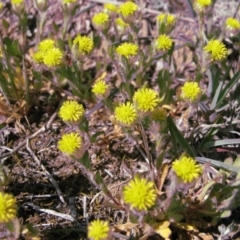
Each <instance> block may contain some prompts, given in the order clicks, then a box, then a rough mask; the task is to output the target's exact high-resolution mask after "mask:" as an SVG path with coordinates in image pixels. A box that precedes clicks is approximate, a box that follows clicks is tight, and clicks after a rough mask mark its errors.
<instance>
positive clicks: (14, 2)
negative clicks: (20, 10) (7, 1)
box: [11, 0, 23, 4]
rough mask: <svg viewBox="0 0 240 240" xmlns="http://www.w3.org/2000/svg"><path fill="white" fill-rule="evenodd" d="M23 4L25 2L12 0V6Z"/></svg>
mask: <svg viewBox="0 0 240 240" xmlns="http://www.w3.org/2000/svg"><path fill="white" fill-rule="evenodd" d="M22 2H23V0H11V3H12V4H20V3H22Z"/></svg>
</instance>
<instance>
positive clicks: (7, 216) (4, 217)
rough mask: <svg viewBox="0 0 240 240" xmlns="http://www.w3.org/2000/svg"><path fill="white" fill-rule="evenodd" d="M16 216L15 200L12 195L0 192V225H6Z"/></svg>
mask: <svg viewBox="0 0 240 240" xmlns="http://www.w3.org/2000/svg"><path fill="white" fill-rule="evenodd" d="M16 215H17V204H16V199H15V198H14V196H13V195H12V194H8V193H3V192H0V223H7V222H9V221H11V220H12V219H14V218H15V217H16Z"/></svg>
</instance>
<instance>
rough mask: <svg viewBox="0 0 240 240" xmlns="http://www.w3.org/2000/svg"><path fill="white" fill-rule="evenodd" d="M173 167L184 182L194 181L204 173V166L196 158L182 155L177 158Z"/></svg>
mask: <svg viewBox="0 0 240 240" xmlns="http://www.w3.org/2000/svg"><path fill="white" fill-rule="evenodd" d="M172 168H173V170H174V171H175V173H176V175H177V176H178V177H179V178H180V179H181V180H182V181H183V182H184V183H189V182H192V181H193V180H195V179H196V178H198V177H199V175H200V174H201V173H202V167H201V166H200V165H199V164H198V163H197V162H196V160H195V159H193V158H191V157H187V156H182V157H180V159H177V160H175V161H174V162H173V164H172Z"/></svg>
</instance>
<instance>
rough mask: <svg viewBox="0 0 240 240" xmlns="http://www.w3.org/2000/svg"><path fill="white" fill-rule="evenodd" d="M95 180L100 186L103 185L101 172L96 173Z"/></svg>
mask: <svg viewBox="0 0 240 240" xmlns="http://www.w3.org/2000/svg"><path fill="white" fill-rule="evenodd" d="M94 179H95V181H96V183H97V184H99V185H100V184H102V183H103V179H102V177H101V174H100V172H99V171H97V172H96V173H95V176H94Z"/></svg>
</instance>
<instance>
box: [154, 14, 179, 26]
mask: <svg viewBox="0 0 240 240" xmlns="http://www.w3.org/2000/svg"><path fill="white" fill-rule="evenodd" d="M157 20H158V21H159V22H160V23H162V22H163V21H165V24H166V25H167V26H169V25H174V24H175V21H176V18H175V16H173V15H172V14H169V13H161V14H159V15H158V16H157Z"/></svg>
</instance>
